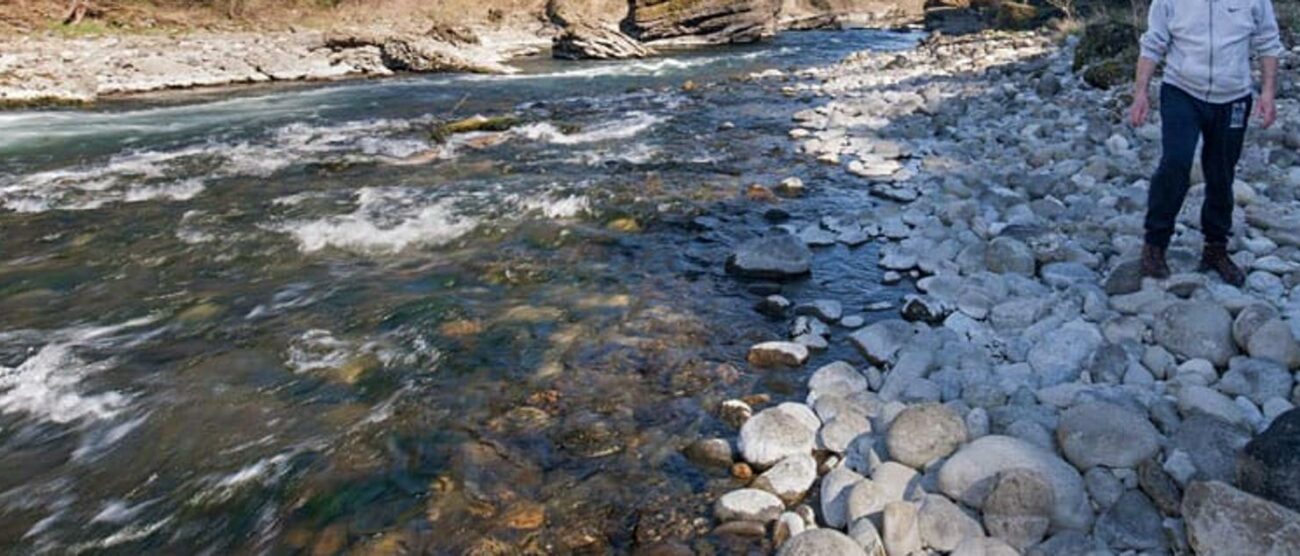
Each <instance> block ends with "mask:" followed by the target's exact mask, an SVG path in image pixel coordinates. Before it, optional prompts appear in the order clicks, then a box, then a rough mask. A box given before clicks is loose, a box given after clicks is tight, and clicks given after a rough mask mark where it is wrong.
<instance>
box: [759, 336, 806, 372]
mask: <svg viewBox="0 0 1300 556" xmlns="http://www.w3.org/2000/svg"><path fill="white" fill-rule="evenodd" d="M746 359H747V360H748V361H749V364H750V365H753V366H755V367H761V368H770V367H798V366H800V365H803V364H804V361H807V360H808V346H806V345H804V344H800V343H797V342H763V343H761V344H756V345H754V346H753V347H751V348H749V355H748V356H747V357H746Z"/></svg>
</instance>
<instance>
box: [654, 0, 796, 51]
mask: <svg viewBox="0 0 1300 556" xmlns="http://www.w3.org/2000/svg"><path fill="white" fill-rule="evenodd" d="M779 9H780V4H779V2H777V0H634V3H633V4H632V11H631V14H630V18H629V19H630V23H631V25H630V26H631V28H632V29H633V32H634V34H635V35H636V36H637V38H640V39H641V40H643V41H659V40H665V39H690V40H689V41H683V42H713V43H720V42H749V41H754V40H758V39H760V38H763V37H766V36H771V35H772V34H774V33H775V32H776V16H777V12H778V11H779Z"/></svg>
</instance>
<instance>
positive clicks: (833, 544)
mask: <svg viewBox="0 0 1300 556" xmlns="http://www.w3.org/2000/svg"><path fill="white" fill-rule="evenodd" d="M824 554H836V555H838V556H867V552H866V551H865V550H863V549H862V547H861V546H858V543H857V542H854V540H853V539H851V538H849V537H848V536H847V535H845V534H844V533H841V532H839V531H836V530H834V529H827V528H819V529H809V530H807V531H804V532H802V533H799V534H798V535H795V536H794V537H792V538H791V539H790V540H788V541H786V543H785V544H783V545H781V550H780V551H778V552H777V555H778V556H822V555H824Z"/></svg>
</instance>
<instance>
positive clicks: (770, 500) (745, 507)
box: [713, 488, 785, 523]
mask: <svg viewBox="0 0 1300 556" xmlns="http://www.w3.org/2000/svg"><path fill="white" fill-rule="evenodd" d="M783 510H785V504H783V503H782V502H781V499H780V498H777V497H776V495H774V494H772V493H770V492H766V491H762V490H758V489H753V488H742V489H740V490H733V491H731V492H728V493H726V494H724V495H722V498H719V499H718V501H717V503H715V504H714V506H713V515H715V516H716V517H717V518H718V520H719V521H723V522H727V521H757V522H760V523H767V522H769V521H772V520H774V519H776V517H777V516H779V515H781V512H782V511H783Z"/></svg>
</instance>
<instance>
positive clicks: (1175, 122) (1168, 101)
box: [1146, 84, 1252, 248]
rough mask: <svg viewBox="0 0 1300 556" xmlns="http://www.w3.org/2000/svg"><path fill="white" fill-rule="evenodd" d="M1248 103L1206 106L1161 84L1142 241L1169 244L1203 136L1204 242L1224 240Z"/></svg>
mask: <svg viewBox="0 0 1300 556" xmlns="http://www.w3.org/2000/svg"><path fill="white" fill-rule="evenodd" d="M1251 104H1252V98H1251V97H1250V95H1247V96H1246V97H1244V98H1241V99H1238V100H1234V101H1232V102H1229V103H1226V104H1211V103H1208V102H1205V101H1202V100H1200V99H1197V98H1195V97H1193V96H1192V95H1189V94H1187V93H1186V92H1185V91H1183V90H1182V89H1179V88H1178V87H1175V86H1173V85H1169V84H1165V85H1162V86H1161V87H1160V120H1161V129H1162V130H1163V135H1164V136H1163V139H1162V146H1163V149H1164V150H1163V152H1162V154H1161V157H1160V167H1159V168H1157V169H1156V173H1155V176H1153V177H1152V178H1151V189H1150V191H1148V193H1147V217H1146V241H1147V243H1150V244H1152V245H1155V246H1157V247H1162V248H1164V247H1168V246H1169V238H1170V237H1172V236H1173V234H1174V221H1175V220H1176V219H1177V218H1178V211H1179V210H1181V209H1182V208H1183V198H1184V197H1186V196H1187V188H1188V186H1189V185H1190V184H1191V172H1192V159H1193V158H1194V156H1195V154H1196V142H1197V140H1198V139H1204V145H1203V146H1202V147H1201V170H1202V171H1203V173H1204V174H1205V204H1204V205H1201V232H1202V233H1203V234H1205V242H1206V243H1227V241H1228V233H1229V232H1230V231H1231V230H1232V207H1233V200H1232V182H1233V181H1234V180H1235V179H1236V176H1237V160H1238V159H1240V158H1241V144H1242V142H1243V141H1244V140H1245V138H1246V123H1247V121H1248V120H1249V119H1250V108H1251Z"/></svg>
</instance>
